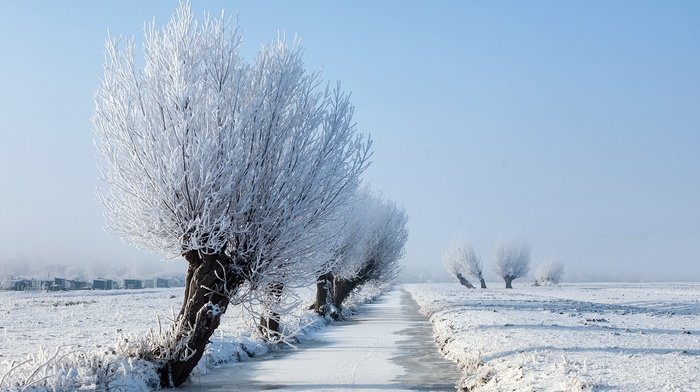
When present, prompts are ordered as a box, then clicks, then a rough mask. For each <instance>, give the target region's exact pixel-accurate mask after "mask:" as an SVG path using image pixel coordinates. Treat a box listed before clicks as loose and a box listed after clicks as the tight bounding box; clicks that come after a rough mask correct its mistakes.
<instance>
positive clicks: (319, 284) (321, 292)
mask: <svg viewBox="0 0 700 392" xmlns="http://www.w3.org/2000/svg"><path fill="white" fill-rule="evenodd" d="M332 290H333V273H331V272H329V273H326V274H323V275H321V276H319V277H318V280H317V281H316V302H315V303H314V305H313V310H314V311H315V312H316V313H317V314H318V315H319V316H323V317H325V316H327V315H329V314H330V312H331V307H332V305H333V304H332V298H333V294H332Z"/></svg>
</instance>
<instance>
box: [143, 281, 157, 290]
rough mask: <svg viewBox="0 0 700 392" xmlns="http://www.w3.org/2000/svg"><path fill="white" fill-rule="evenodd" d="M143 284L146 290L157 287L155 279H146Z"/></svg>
mask: <svg viewBox="0 0 700 392" xmlns="http://www.w3.org/2000/svg"><path fill="white" fill-rule="evenodd" d="M142 283H143V288H145V289H152V288H155V287H156V281H155V280H153V279H146V280H143V281H142Z"/></svg>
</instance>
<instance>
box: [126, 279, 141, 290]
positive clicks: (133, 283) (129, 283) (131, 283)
mask: <svg viewBox="0 0 700 392" xmlns="http://www.w3.org/2000/svg"><path fill="white" fill-rule="evenodd" d="M124 288H125V289H130V290H133V289H142V288H143V283H142V282H141V281H140V280H139V279H124Z"/></svg>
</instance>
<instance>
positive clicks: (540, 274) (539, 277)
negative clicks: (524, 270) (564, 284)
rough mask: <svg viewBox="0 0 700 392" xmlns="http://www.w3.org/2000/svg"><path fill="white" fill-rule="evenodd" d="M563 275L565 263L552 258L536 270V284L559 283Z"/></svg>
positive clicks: (548, 284)
mask: <svg viewBox="0 0 700 392" xmlns="http://www.w3.org/2000/svg"><path fill="white" fill-rule="evenodd" d="M562 276H564V264H562V263H560V262H558V261H552V260H548V261H545V262H543V263H542V264H540V265H539V266H538V267H537V270H536V271H535V286H550V285H555V284H559V282H561V278H562Z"/></svg>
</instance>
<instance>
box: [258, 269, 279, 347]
mask: <svg viewBox="0 0 700 392" xmlns="http://www.w3.org/2000/svg"><path fill="white" fill-rule="evenodd" d="M283 291H284V283H279V282H278V283H273V284H271V285H270V286H269V287H268V288H267V295H266V297H267V298H266V300H267V301H270V302H271V303H272V304H275V303H277V302H279V300H280V299H281V298H282V292H283ZM258 330H259V331H260V334H261V335H262V337H263V339H265V340H266V341H268V342H279V341H280V338H281V337H282V335H281V334H280V315H279V313H276V312H274V311H270V312H269V313H268V314H264V315H262V316H261V317H260V324H259V325H258Z"/></svg>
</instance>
